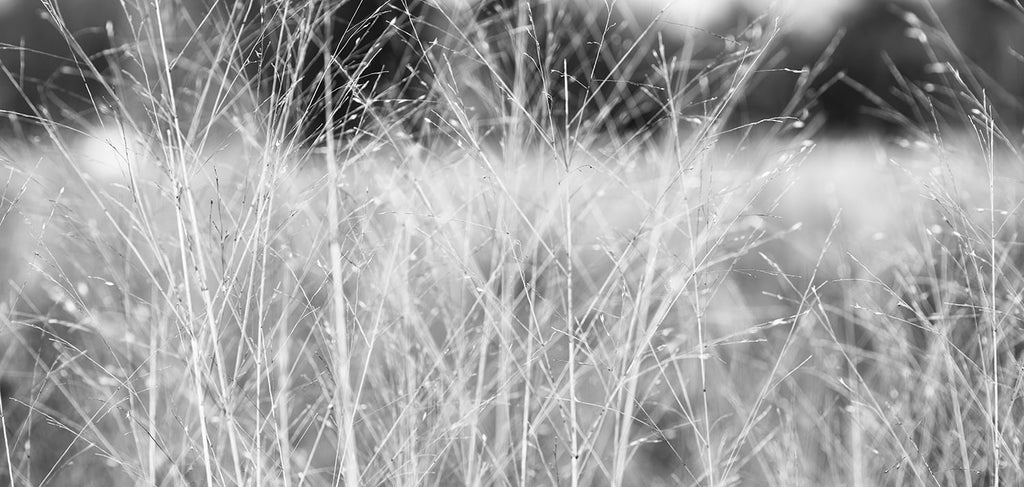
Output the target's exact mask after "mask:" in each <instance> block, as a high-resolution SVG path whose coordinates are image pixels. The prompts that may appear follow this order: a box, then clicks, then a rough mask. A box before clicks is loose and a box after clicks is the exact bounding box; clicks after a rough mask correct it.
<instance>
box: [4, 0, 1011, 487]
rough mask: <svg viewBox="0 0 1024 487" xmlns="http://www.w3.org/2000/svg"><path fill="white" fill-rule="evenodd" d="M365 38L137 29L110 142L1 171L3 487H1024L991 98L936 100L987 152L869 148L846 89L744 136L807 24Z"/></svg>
mask: <svg viewBox="0 0 1024 487" xmlns="http://www.w3.org/2000/svg"><path fill="white" fill-rule="evenodd" d="M330 4H331V2H298V3H292V2H285V1H278V0H267V3H265V4H252V5H250V4H246V3H244V2H239V3H234V4H231V6H229V7H227V8H225V7H224V5H219V6H215V7H212V8H210V9H208V10H207V9H204V8H203V7H201V6H197V5H195V4H192V5H190V6H189V8H188V9H177V8H174V7H177V6H172V5H169V4H167V5H164V4H161V3H159V2H157V3H128V4H126V5H125V9H126V11H125V12H126V14H125V18H126V20H125V25H123V26H118V29H119V32H118V37H117V39H118V40H119V44H118V45H119V46H121V47H119V48H118V49H116V50H114V51H111V52H107V53H104V56H105V57H104V61H103V62H104V66H103V68H102V69H100V67H99V66H98V65H96V64H95V60H91V59H89V58H88V57H86V56H83V57H81V58H79V59H76V60H75V61H76V64H75V66H77V67H78V68H79V69H80V70H81V72H82V73H83V76H88V77H90V78H91V79H95V80H98V81H94V83H95V82H100V86H101V89H102V92H96V93H93V94H92V96H93V98H92V100H93V104H92V105H90V107H91V113H87V114H83V113H78V112H75V113H70V112H66V111H65V112H61V111H59V110H53V111H51V110H47V111H42V110H40V111H38V112H37V113H36V114H35V116H34V117H27V118H26V119H25V120H23V123H24V124H26V126H27V125H33V126H35V127H37V131H36V132H35V133H36V134H37V137H38V139H36V140H35V141H34V142H33V143H28V144H23V143H19V142H16V141H13V140H6V141H4V143H3V144H2V146H0V147H2V151H0V168H2V170H0V175H2V181H3V182H2V183H0V195H2V204H0V278H2V279H3V282H2V283H0V291H2V294H0V346H2V349H0V371H2V378H0V379H2V382H0V395H2V402H0V423H2V424H0V426H2V431H3V434H4V436H3V441H2V443H0V467H2V468H0V485H8V484H9V485H44V484H46V485H83V484H88V485H210V486H212V485H258V486H262V485H283V486H298V485H349V486H355V485H438V486H445V485H520V486H532V485H573V486H575V485H613V486H627V485H628V486H641V485H680V484H682V485H709V486H711V485H714V486H720V485H779V486H784V485H785V486H788V485H852V486H864V485H908V484H909V485H917V484H924V485H975V486H987V485H1016V484H1019V483H1021V482H1024V461H1022V458H1024V444H1022V438H1021V435H1022V433H1024V431H1022V428H1021V426H1020V425H1021V423H1022V421H1024V417H1022V416H1024V411H1022V407H1024V406H1022V403H1021V393H1022V390H1024V369H1022V365H1021V360H1022V357H1021V354H1022V353H1024V329H1022V324H1021V323H1022V319H1024V304H1022V299H1024V273H1022V271H1021V269H1022V268H1024V250H1022V248H1021V246H1020V239H1021V236H1020V232H1021V230H1022V229H1024V219H1021V217H1020V215H1021V210H1020V208H1019V207H1020V202H1021V201H1022V198H1024V192H1022V191H1021V181H1022V180H1024V174H1022V169H1021V167H1022V165H1021V162H1022V161H1021V156H1020V154H1019V152H1018V149H1019V147H1020V146H1019V143H1020V140H1019V138H1020V136H1019V130H1017V129H1014V128H1011V127H1008V126H1007V125H1005V124H1004V123H1003V122H1002V119H1001V118H1000V117H999V116H998V115H997V114H996V113H995V110H994V109H993V108H992V104H991V103H989V101H988V99H987V95H986V94H985V92H984V90H981V89H980V88H979V87H978V86H977V85H975V84H973V82H972V81H971V80H972V79H973V78H971V77H970V76H966V75H961V74H959V73H960V72H961V71H962V70H969V69H970V67H969V66H965V65H959V64H956V59H955V58H953V59H949V60H942V62H946V63H948V64H946V66H948V67H949V71H948V73H949V75H948V77H947V78H946V81H947V82H948V83H947V84H946V85H944V86H943V89H944V90H947V92H948V93H954V94H955V97H956V100H957V103H956V104H954V105H949V106H946V105H942V106H936V105H928V100H929V99H928V98H927V96H926V95H925V91H924V90H917V89H916V88H913V87H910V88H908V89H915V91H914V92H913V95H912V96H908V100H912V102H913V103H919V104H920V106H916V108H915V109H916V110H920V112H919V113H933V114H934V115H935V116H934V117H932V120H933V121H937V120H940V119H955V120H962V121H963V123H962V124H960V125H959V126H958V127H956V128H953V127H947V126H941V125H939V124H937V123H935V124H932V125H930V126H911V125H907V126H905V127H903V128H904V129H905V130H903V131H901V132H900V133H899V134H897V135H892V134H890V135H889V136H887V137H885V138H879V137H875V138H871V137H865V138H859V139H846V140H840V139H830V138H823V137H820V134H821V132H820V127H821V125H822V123H824V122H823V120H821V119H820V118H819V117H816V115H815V112H814V111H813V108H814V107H815V106H816V102H817V101H818V100H817V99H816V96H817V95H818V94H820V93H819V92H818V90H816V89H811V87H812V83H813V82H814V77H815V76H816V75H819V74H821V73H822V72H824V71H825V70H826V69H827V63H828V62H829V60H828V59H827V58H826V59H822V60H820V63H819V64H817V65H815V66H808V67H807V68H806V69H805V70H802V71H800V72H795V73H791V74H793V76H795V77H798V78H799V80H798V82H797V83H796V85H795V86H796V87H797V89H796V91H795V92H794V93H793V94H792V100H790V101H788V102H787V103H786V106H787V108H786V110H785V112H784V113H781V114H780V115H779V116H778V117H773V118H771V119H766V120H754V121H749V120H745V119H744V117H742V116H738V115H737V112H738V111H741V110H743V107H744V100H745V99H746V98H747V97H748V96H749V95H750V94H751V91H752V90H754V89H756V86H758V85H757V80H758V77H759V76H761V75H763V74H765V73H770V72H772V68H773V67H772V64H771V61H772V59H773V56H772V55H770V54H771V53H772V52H775V51H773V49H775V48H776V45H775V44H774V43H775V42H776V41H777V39H778V36H779V33H780V30H779V29H780V27H779V26H780V23H779V22H777V21H776V20H775V19H773V18H772V17H771V16H770V15H768V16H765V17H763V18H757V19H752V21H751V23H749V24H744V25H741V26H738V29H737V30H735V31H733V32H730V33H729V34H728V35H726V34H725V33H722V34H711V33H709V32H706V31H703V30H700V29H686V28H684V27H679V26H673V27H672V29H676V30H674V31H669V30H666V28H665V27H664V26H663V25H661V24H659V23H658V22H657V18H656V17H655V19H654V20H653V21H652V20H651V19H647V20H645V21H643V22H640V21H638V19H636V18H633V17H630V16H629V15H626V14H624V13H623V12H622V11H621V10H618V8H619V7H617V6H615V5H610V6H602V7H600V8H596V7H594V6H593V5H592V4H591V5H590V6H589V7H587V9H590V10H587V9H584V8H582V7H578V6H576V7H574V6H573V5H572V4H566V6H565V7H563V8H558V7H556V6H555V4H554V3H553V2H552V3H546V4H544V7H543V8H540V7H538V6H537V5H539V4H536V5H531V4H529V3H526V2H493V3H491V4H489V5H485V6H482V7H481V8H479V9H458V8H454V7H451V6H444V7H439V8H437V9H436V10H430V12H431V13H430V14H429V15H412V16H409V15H406V16H404V17H403V16H402V15H403V14H402V13H399V14H397V15H396V14H394V12H393V11H392V10H389V9H400V8H402V5H403V4H402V3H401V2H394V3H392V4H387V5H385V6H383V7H381V9H380V10H381V12H382V13H381V15H391V16H392V17H390V18H402V19H406V20H407V21H395V22H391V21H389V25H391V26H394V30H390V31H386V32H384V33H380V32H377V34H378V35H379V36H381V37H380V38H381V39H382V40H381V41H380V42H365V41H363V40H359V41H358V42H356V41H353V42H355V45H357V46H359V49H343V48H339V50H338V51H337V52H344V53H345V54H344V56H341V59H336V58H337V57H338V55H336V52H335V51H332V50H330V49H328V48H332V47H331V46H337V45H338V44H334V43H332V42H330V41H329V40H325V37H324V36H325V35H326V34H325V33H326V32H330V31H331V29H328V28H327V27H326V26H327V25H328V24H331V26H332V28H333V27H334V26H336V25H337V24H334V23H332V22H331V21H330V19H331V18H332V17H331V12H330V11H329V10H326V9H328V8H329V6H330ZM601 9H603V10H601ZM181 12H187V13H185V14H182V13H181ZM581 12H582V13H581ZM595 12H596V13H595ZM53 13H54V15H55V17H54V18H55V19H56V21H57V22H58V23H59V19H60V17H59V12H53ZM408 13H409V12H405V14H408ZM325 19H326V22H325ZM631 22H632V23H631ZM356 25H357V24H355V23H352V24H350V26H349V27H348V28H350V29H355V31H351V32H345V33H343V34H340V35H342V36H348V38H350V39H360V38H359V35H360V32H359V31H358V27H357V26H356ZM364 25H374V26H376V27H380V23H379V22H375V21H374V22H369V23H368V24H364ZM569 25H578V26H585V28H577V29H569V28H567V26H569ZM440 26H443V28H441V27H440ZM421 29H422V30H421ZM678 29H682V30H683V32H684V34H678V32H679V30H678ZM669 32H676V33H677V34H675V37H672V38H671V39H670V38H669V35H670V34H669ZM421 33H422V34H421ZM67 34H68V41H69V42H70V43H72V45H74V34H73V33H72V32H68V33H67ZM335 34H337V33H335ZM428 36H429V37H428ZM930 38H931V37H928V38H921V39H920V42H928V39H930ZM940 40H941V38H940ZM398 42H401V43H409V44H413V46H412V47H411V48H410V49H412V50H411V51H410V52H417V53H422V54H423V56H424V57H423V58H422V60H420V61H419V62H420V63H421V64H422V68H421V70H417V71H416V72H415V73H411V72H409V73H405V74H403V75H390V74H389V75H382V74H380V73H378V74H373V73H366V72H365V71H368V70H369V69H368V68H371V67H373V66H379V65H381V64H380V63H376V62H371V61H361V60H373V59H375V58H374V57H373V54H372V52H373V51H374V50H375V49H382V48H383V47H384V46H394V45H396V43H398ZM309 46H322V47H324V49H325V50H320V48H319V47H317V48H310V47H309ZM953 47H955V46H951V45H943V46H941V49H940V48H939V47H935V49H934V50H933V52H948V51H949V50H951V49H952V48H953ZM332 49H333V48H332ZM368 52H369V53H371V54H368ZM325 53H326V56H325ZM310 56H313V57H315V56H321V61H318V62H319V63H320V64H316V63H314V65H316V66H319V67H318V68H317V69H316V71H317V73H318V74H316V75H315V76H312V77H311V71H310V69H309V66H310V65H311V64H310ZM331 59H336V60H337V62H324V61H329V60H331ZM963 72H968V71H963ZM411 83H420V85H419V87H417V88H416V89H409V88H408V86H409V85H410V84H411ZM90 86H95V85H94V84H93V85H90ZM403 86H404V87H403ZM881 108H883V109H884V108H885V107H881ZM335 109H337V110H335ZM929 110H931V112H929ZM940 110H946V111H947V112H944V113H942V114H940V113H939V111H940ZM940 115H941V116H940ZM311 117H313V118H315V120H314V123H312V124H309V123H303V121H308V120H310V118H311ZM905 118H906V117H904V118H900V117H899V114H898V113H894V114H892V117H890V119H894V120H905ZM737 120H739V121H740V122H737ZM908 123H909V122H908ZM310 127H313V129H312V130H313V133H312V134H311V133H310Z"/></svg>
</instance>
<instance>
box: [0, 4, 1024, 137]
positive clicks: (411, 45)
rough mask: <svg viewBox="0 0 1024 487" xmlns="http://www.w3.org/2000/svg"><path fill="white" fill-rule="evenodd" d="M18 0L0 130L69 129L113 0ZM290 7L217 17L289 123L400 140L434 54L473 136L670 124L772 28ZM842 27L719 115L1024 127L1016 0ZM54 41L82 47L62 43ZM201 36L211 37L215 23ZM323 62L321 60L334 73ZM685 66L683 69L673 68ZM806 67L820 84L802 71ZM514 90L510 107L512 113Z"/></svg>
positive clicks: (841, 125)
mask: <svg viewBox="0 0 1024 487" xmlns="http://www.w3.org/2000/svg"><path fill="white" fill-rule="evenodd" d="M202 1H203V0H191V3H190V4H189V6H190V9H191V10H193V12H192V14H191V17H192V18H196V19H199V18H202V17H203V16H204V15H205V13H206V11H207V10H206V9H207V6H206V5H205V4H203V3H202ZM12 5H13V6H14V7H13V8H11V9H9V10H8V11H6V12H3V13H0V45H2V46H3V47H2V48H0V63H2V64H3V66H4V67H5V69H6V72H5V73H2V74H3V76H0V110H3V111H4V113H5V114H7V115H9V116H7V117H0V124H2V125H3V127H4V128H6V129H7V130H10V129H11V128H12V127H14V126H15V125H18V124H16V123H13V122H12V120H15V119H16V118H17V117H15V116H14V114H24V115H28V116H29V118H28V119H25V120H23V122H24V124H25V125H31V123H30V120H31V117H32V116H34V115H36V114H37V112H36V111H35V110H34V109H33V108H32V107H33V106H35V107H42V109H44V110H47V112H46V113H41V114H40V115H42V116H48V115H53V114H58V115H61V114H62V115H63V117H61V118H63V119H71V120H72V121H74V118H75V117H78V116H81V117H83V119H89V118H90V117H93V116H96V114H95V113H93V112H94V111H95V110H94V109H93V107H94V105H95V101H96V100H97V98H101V97H103V96H104V95H105V94H104V93H103V91H104V90H103V87H102V86H101V85H100V84H99V83H98V82H97V81H96V80H95V78H96V76H97V74H99V75H102V74H103V71H104V70H106V69H107V68H108V63H107V59H108V58H109V57H111V56H116V55H117V54H118V49H117V47H118V46H119V43H120V42H123V41H124V39H123V38H119V37H118V36H116V35H115V37H114V38H111V37H110V36H109V34H110V33H111V32H110V31H111V30H115V31H119V32H123V29H124V23H125V20H124V14H123V12H121V11H120V9H121V7H120V5H121V4H120V2H115V1H113V0H93V1H91V2H82V1H71V0H63V1H58V2H56V3H54V4H53V5H55V6H56V8H57V9H59V10H60V13H61V14H62V17H63V18H64V19H66V20H67V24H66V25H62V26H60V27H58V26H57V25H55V23H54V22H53V19H52V16H51V15H50V14H49V13H48V12H47V11H46V9H45V8H44V6H43V3H42V2H41V1H40V0H16V1H15V2H14V3H13V4H12ZM295 5H297V6H298V7H297V8H299V9H300V10H301V9H302V8H305V9H306V10H305V11H306V12H307V14H308V13H309V12H314V13H313V14H311V15H313V16H314V17H315V16H321V15H322V17H323V18H312V17H309V15H307V16H306V17H305V18H304V19H305V20H304V21H305V22H306V24H305V25H306V26H307V27H312V31H311V32H309V31H307V32H304V34H303V35H302V36H299V37H298V39H299V40H298V41H297V43H291V44H283V45H282V44H278V43H274V42H273V37H274V35H275V34H276V33H278V32H279V31H280V30H281V29H284V30H286V31H288V32H295V30H294V29H297V28H298V27H297V25H290V24H289V22H298V23H301V22H302V21H303V20H302V18H300V19H299V20H293V18H292V17H286V16H275V15H274V14H275V8H278V5H277V4H275V3H274V2H268V3H253V4H251V5H250V6H248V7H246V11H247V12H251V13H249V14H246V15H243V16H236V17H229V16H225V17H224V18H226V19H227V20H228V21H234V22H243V23H248V24H252V27H251V28H250V29H249V30H250V31H251V32H252V33H253V34H252V37H251V38H250V39H247V40H246V42H248V43H249V44H248V45H249V47H250V48H251V49H252V51H253V52H257V51H258V52H259V53H260V54H261V55H262V59H261V60H260V61H259V62H252V63H250V64H249V68H247V69H249V72H248V75H249V76H250V78H251V83H252V84H253V85H254V86H259V87H265V86H268V85H271V84H275V83H277V85H278V86H280V84H281V78H284V77H291V79H296V80H297V81H298V83H297V86H296V89H294V90H293V91H292V92H291V95H292V98H293V99H292V104H291V105H290V109H291V110H293V111H294V113H293V114H291V123H292V124H293V125H294V127H295V129H296V131H298V132H299V133H300V134H301V137H302V138H303V139H305V140H307V141H309V142H312V143H317V141H318V140H322V137H321V136H322V135H323V134H324V132H325V130H324V129H325V126H326V125H327V123H328V121H330V122H331V123H332V125H333V128H334V133H335V134H341V133H349V134H352V133H354V132H356V131H357V130H358V129H360V128H366V127H369V126H372V125H381V124H383V125H386V126H387V125H390V124H393V123H394V122H395V121H401V122H400V123H401V124H402V125H404V126H405V128H406V129H407V130H409V131H411V132H418V131H423V130H428V129H429V127H426V126H425V123H424V120H425V119H426V118H427V116H428V115H429V114H430V113H431V110H432V106H437V105H432V100H431V96H430V95H431V92H432V89H433V88H436V85H435V82H436V81H437V80H436V76H435V75H437V74H438V73H433V72H432V71H431V70H432V67H434V66H435V65H436V63H432V62H429V59H428V56H434V57H435V58H434V61H439V60H440V59H441V58H442V57H444V58H445V59H446V60H447V61H449V62H455V63H457V64H459V65H460V66H462V67H463V69H464V71H463V72H461V73H460V74H459V75H458V76H464V77H465V79H460V80H457V81H459V82H461V83H462V85H461V87H460V91H459V93H458V96H460V97H462V98H464V99H465V100H466V104H467V106H469V107H470V109H471V110H473V111H476V112H477V113H475V114H474V115H475V116H476V119H475V121H476V122H477V123H480V124H481V125H482V126H483V127H484V129H485V130H486V128H487V127H488V126H493V127H500V126H502V124H503V120H504V119H505V118H506V117H508V116H509V113H510V112H511V111H514V110H526V111H528V112H530V113H531V114H533V115H535V116H536V117H538V119H539V120H541V121H542V122H544V123H548V124H550V125H551V126H553V127H562V128H566V129H569V130H589V131H592V132H596V133H636V132H645V131H656V130H659V129H663V128H664V126H665V125H666V123H668V122H667V121H671V122H672V123H680V120H688V119H691V118H693V117H694V116H696V117H697V118H699V116H702V115H708V103H709V100H713V99H715V98H716V97H721V96H723V93H724V91H723V89H722V87H723V86H725V85H726V84H728V83H729V82H730V80H731V78H730V76H731V75H732V73H733V71H730V69H732V68H735V67H736V66H738V65H739V63H742V62H743V61H744V59H745V58H744V56H745V55H749V54H750V53H749V49H751V48H752V46H753V47H757V45H756V41H757V39H755V38H754V37H756V36H754V35H751V34H750V33H751V32H752V31H755V30H756V31H757V32H759V33H761V35H764V32H766V31H767V30H770V28H771V22H770V21H769V20H768V19H765V18H760V17H758V15H759V13H758V12H745V11H743V10H742V9H741V8H739V7H737V8H736V9H734V14H733V15H732V16H731V17H729V18H728V19H726V20H724V21H722V22H720V23H719V24H717V25H713V26H710V27H708V28H706V29H694V28H689V27H685V26H676V25H672V24H670V23H655V24H654V25H651V24H650V23H649V21H650V19H644V18H637V17H636V16H633V15H631V13H630V12H629V11H627V10H626V9H623V8H619V9H615V10H613V11H611V12H609V11H608V10H607V9H606V8H605V7H604V5H603V4H600V5H590V6H587V5H586V4H584V3H581V2H539V1H527V0H483V1H481V2H478V3H476V4H473V5H471V6H470V7H468V11H464V12H458V13H456V12H452V11H442V10H441V9H440V8H438V7H436V6H433V4H431V3H428V2H426V1H424V0H347V1H342V2H308V3H301V2H300V3H297V4H295ZM234 7H235V5H234V4H230V3H229V4H227V6H222V7H219V8H220V9H221V10H223V11H228V10H231V9H232V8H234ZM324 8H330V9H332V10H330V11H325V10H323V9H324ZM278 13H279V12H278ZM268 19H270V20H268ZM275 19H276V20H275ZM281 19H283V20H281ZM324 19H327V20H326V21H325V20H324ZM197 22H198V21H197ZM208 24H209V23H208ZM214 25H219V24H216V23H214ZM110 26H113V27H114V28H113V29H110V28H109V27H110ZM839 26H840V27H839V29H838V30H837V31H836V32H835V33H834V34H835V35H834V36H825V37H823V38H821V39H820V40H817V41H809V40H808V39H807V38H805V37H802V36H800V35H795V34H783V35H781V36H780V37H779V38H777V39H775V41H774V42H773V43H772V44H771V45H769V47H768V50H769V52H768V53H767V54H766V58H767V59H771V62H770V63H769V64H766V65H765V66H764V68H765V69H763V70H762V71H763V72H761V73H759V74H758V75H757V76H755V77H754V78H753V79H752V80H751V84H750V85H748V86H747V87H745V89H744V92H743V96H742V99H741V100H740V101H739V102H738V103H737V105H736V108H735V109H734V110H732V111H730V112H729V113H725V114H719V115H721V116H724V117H728V119H729V123H730V124H732V125H734V126H740V125H745V124H751V123H755V122H758V121H760V120H765V119H772V118H773V117H781V116H786V117H800V118H803V119H805V121H807V122H817V123H820V124H821V125H822V127H823V128H824V129H825V130H829V131H834V132H839V133H847V132H861V131H868V132H878V131H881V132H898V131H901V130H905V129H907V128H910V127H915V126H925V127H931V126H935V125H939V126H941V125H951V126H964V125H965V124H969V123H970V120H969V119H968V118H967V117H969V115H965V114H970V113H971V110H972V109H976V108H977V106H976V105H977V102H976V101H974V100H971V98H980V97H981V96H982V92H983V93H984V96H985V98H986V101H987V102H988V103H990V104H991V106H992V109H994V110H995V111H996V112H997V113H998V115H999V117H1000V118H1001V119H1002V120H1003V121H1005V122H1006V123H1008V124H1010V125H1011V126H1020V125H1021V124H1022V123H1024V116H1022V113H1024V108H1022V104H1021V99H1022V95H1024V56H1022V55H1021V52H1024V12H1022V11H1021V9H1020V7H1019V6H1017V5H1016V4H1015V3H1013V2H996V1H992V0H959V1H952V2H942V3H936V4H935V6H934V8H933V7H932V6H931V5H930V4H922V3H921V2H910V3H905V4H904V3H903V2H889V1H882V0H863V1H862V2H861V5H860V6H859V7H858V8H857V9H855V10H854V11H852V13H850V14H848V15H847V16H845V17H844V18H843V19H841V21H840V22H839ZM753 27H757V28H756V29H754V28H753ZM289 29H291V30H289ZM62 31H63V32H62ZM947 33H948V38H947ZM66 34H70V35H73V36H74V37H75V38H76V39H77V40H78V42H79V43H80V44H81V47H82V51H80V52H78V51H74V50H72V49H71V48H69V46H68V44H67V43H66V42H65V41H64V39H63V35H66ZM210 34H211V35H217V32H216V28H215V29H213V31H212V32H211V33H210ZM435 40H438V42H437V43H436V44H435V42H434V41H435ZM744 42H745V43H746V44H744ZM274 49H277V50H278V51H276V52H274V51H273V50H274ZM325 53H327V54H328V56H327V57H325V56H324V54H325ZM83 56H87V57H89V58H91V59H92V61H93V63H92V67H96V68H97V69H98V71H99V73H95V72H93V70H92V69H91V67H89V66H87V65H86V63H83V62H82V57H83ZM325 59H330V60H331V61H332V62H331V65H330V69H325V68H326V67H327V66H325V63H324V61H325ZM680 59H682V60H684V61H685V62H676V63H675V64H673V60H675V61H678V60H680ZM949 66H951V67H952V69H950V68H949ZM772 68H786V69H772ZM806 71H810V72H812V73H813V74H814V76H813V77H812V78H811V79H808V78H807V77H806V75H805V76H804V77H803V78H801V74H800V73H801V72H806ZM328 72H329V73H330V74H331V76H330V77H329V78H327V77H325V76H324V74H325V73H328ZM471 78H476V81H471ZM328 84H329V85H330V86H331V87H332V90H331V95H332V96H331V97H330V99H331V103H330V104H331V105H332V107H333V109H334V113H333V116H331V117H328V116H327V110H326V109H327V102H326V100H327V98H328V97H326V96H325V86H326V85H328ZM256 91H260V92H262V93H266V92H267V90H265V89H261V90H256ZM794 93H796V95H794ZM510 95H514V96H515V97H516V98H517V100H518V101H516V106H509V101H508V100H509V97H510ZM794 96H798V97H799V99H795V100H794V99H793V97H794ZM673 110H674V112H673ZM495 130H498V129H495Z"/></svg>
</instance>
